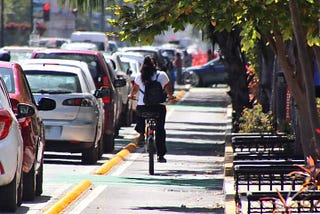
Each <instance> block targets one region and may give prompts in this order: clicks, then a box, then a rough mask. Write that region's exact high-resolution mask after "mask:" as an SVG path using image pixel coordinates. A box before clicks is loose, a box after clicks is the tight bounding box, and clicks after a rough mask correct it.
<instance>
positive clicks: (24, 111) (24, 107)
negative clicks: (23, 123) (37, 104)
mask: <svg viewBox="0 0 320 214" xmlns="http://www.w3.org/2000/svg"><path fill="white" fill-rule="evenodd" d="M17 109H18V115H17V118H18V119H19V118H24V117H31V116H32V115H34V113H35V109H34V107H33V106H32V105H29V104H25V103H19V104H18V105H17Z"/></svg>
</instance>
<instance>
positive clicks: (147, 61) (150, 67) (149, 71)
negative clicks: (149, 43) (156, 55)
mask: <svg viewBox="0 0 320 214" xmlns="http://www.w3.org/2000/svg"><path fill="white" fill-rule="evenodd" d="M140 72H141V80H142V82H143V83H146V82H148V81H150V80H151V77H152V76H153V75H154V74H155V73H156V72H157V69H156V67H155V64H154V61H153V59H152V57H151V56H149V55H148V56H145V58H144V60H143V64H142V66H141V69H140Z"/></svg>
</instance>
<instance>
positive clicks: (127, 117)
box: [104, 53, 133, 126]
mask: <svg viewBox="0 0 320 214" xmlns="http://www.w3.org/2000/svg"><path fill="white" fill-rule="evenodd" d="M104 56H105V58H106V61H107V63H108V64H109V65H110V70H113V71H114V73H115V77H116V78H117V79H124V80H125V81H126V85H124V86H123V87H118V88H117V89H118V91H119V93H120V94H121V97H122V99H121V100H122V112H121V126H130V125H131V123H132V121H133V112H132V111H133V101H132V99H129V97H128V95H129V94H130V92H131V89H132V85H131V79H130V75H131V71H130V70H125V69H124V67H123V65H122V62H121V60H120V57H119V56H118V55H117V53H114V54H112V55H109V54H107V53H105V54H104Z"/></svg>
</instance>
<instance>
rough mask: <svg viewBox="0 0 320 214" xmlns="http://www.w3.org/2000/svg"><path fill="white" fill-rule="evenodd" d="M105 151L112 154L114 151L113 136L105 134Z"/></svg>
mask: <svg viewBox="0 0 320 214" xmlns="http://www.w3.org/2000/svg"><path fill="white" fill-rule="evenodd" d="M103 141H104V143H103V144H104V151H105V152H107V153H111V152H113V150H114V136H113V135H112V134H104V136H103Z"/></svg>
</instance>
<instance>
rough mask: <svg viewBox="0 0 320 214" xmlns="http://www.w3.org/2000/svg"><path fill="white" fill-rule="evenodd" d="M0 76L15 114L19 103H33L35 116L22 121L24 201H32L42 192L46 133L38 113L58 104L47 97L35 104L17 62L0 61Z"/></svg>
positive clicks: (20, 120)
mask: <svg viewBox="0 0 320 214" xmlns="http://www.w3.org/2000/svg"><path fill="white" fill-rule="evenodd" d="M0 76H1V77H2V78H3V80H4V82H5V84H6V87H7V89H8V92H9V96H10V101H11V104H12V108H13V112H14V113H15V114H17V112H18V109H17V104H18V103H26V104H30V105H31V106H33V107H34V109H35V114H34V115H33V116H31V117H26V118H23V119H19V123H20V126H21V133H22V139H23V163H22V170H23V199H24V200H33V199H34V197H35V196H36V195H37V196H38V195H41V193H42V176H43V153H44V147H45V133H44V125H43V123H42V119H41V118H40V116H39V110H52V109H54V108H55V104H56V103H55V101H54V100H51V99H47V98H44V99H41V100H40V101H38V104H36V102H35V100H34V98H33V95H32V93H31V91H30V87H29V84H28V81H27V79H26V77H25V75H24V73H23V70H22V68H21V66H20V65H19V64H17V63H13V62H3V61H0Z"/></svg>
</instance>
